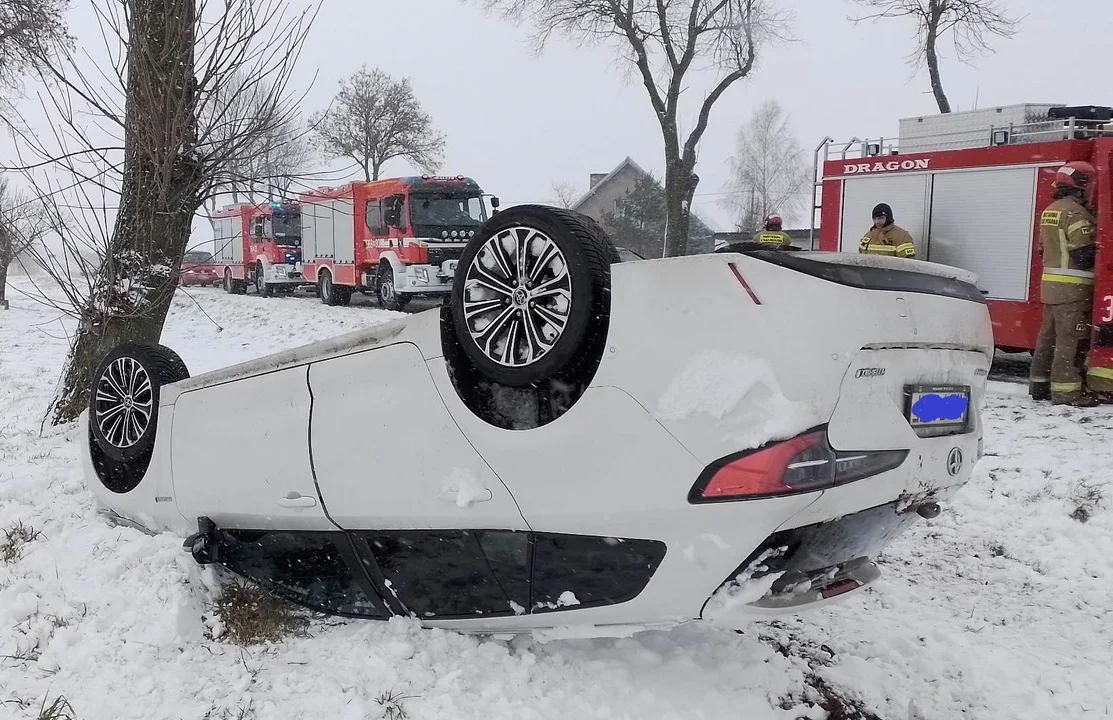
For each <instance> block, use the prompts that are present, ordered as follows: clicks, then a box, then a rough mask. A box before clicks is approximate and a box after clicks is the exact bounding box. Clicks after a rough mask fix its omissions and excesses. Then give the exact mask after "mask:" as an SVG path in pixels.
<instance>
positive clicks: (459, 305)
mask: <svg viewBox="0 0 1113 720" xmlns="http://www.w3.org/2000/svg"><path fill="white" fill-rule="evenodd" d="M617 258H618V251H617V250H616V249H615V246H614V244H613V243H612V242H611V240H610V238H609V237H608V236H607V234H606V232H605V231H604V230H603V229H602V228H601V227H600V226H599V225H598V224H597V223H596V222H595V221H594V220H592V219H591V218H588V217H586V216H584V215H581V214H579V213H575V212H572V211H569V210H561V209H558V208H551V207H544V206H539V205H518V206H515V207H512V208H509V209H507V210H504V211H502V212H500V213H498V214H497V215H495V216H494V217H493V218H491V219H490V220H488V221H487V222H486V223H484V225H483V226H482V227H480V228H479V229H478V230H477V231H476V233H475V236H474V237H472V238H471V239H470V240H469V241H468V245H467V247H466V248H465V249H464V252H463V255H462V256H461V257H460V262H459V264H458V265H457V267H456V275H455V279H454V280H453V287H452V300H451V311H452V324H453V328H454V330H455V335H456V339H457V341H458V343H459V345H460V348H461V349H462V350H463V353H464V355H465V356H466V358H467V359H468V360H469V361H470V362H471V363H472V364H473V365H474V367H475V369H476V370H478V371H479V372H480V374H482V375H483V376H484V377H486V378H487V379H489V380H492V381H494V382H496V383H499V384H502V385H506V386H509V387H529V386H531V385H535V384H536V383H539V382H542V381H545V380H549V379H553V378H562V379H574V380H577V381H578V380H581V378H570V377H569V376H570V375H574V374H575V373H576V371H577V370H578V369H579V368H580V367H581V366H582V367H590V368H592V369H594V368H595V367H597V365H598V358H587V357H585V356H586V355H587V354H593V355H594V354H597V353H598V352H599V347H600V342H599V340H600V338H599V335H600V334H605V333H606V330H607V327H608V325H609V320H610V291H611V263H613V262H615V261H616V260H617Z"/></svg>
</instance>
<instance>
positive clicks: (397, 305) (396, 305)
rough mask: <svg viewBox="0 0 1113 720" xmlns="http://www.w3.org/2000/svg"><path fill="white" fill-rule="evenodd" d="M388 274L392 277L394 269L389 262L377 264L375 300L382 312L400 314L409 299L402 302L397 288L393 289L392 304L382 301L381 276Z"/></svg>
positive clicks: (384, 261)
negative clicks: (390, 311)
mask: <svg viewBox="0 0 1113 720" xmlns="http://www.w3.org/2000/svg"><path fill="white" fill-rule="evenodd" d="M388 272H389V273H390V274H392V275H393V274H394V268H393V267H392V266H391V264H390V261H388V260H383V261H382V262H380V263H379V270H378V273H377V275H378V281H379V286H378V288H377V289H376V290H375V299H376V300H378V301H379V307H381V308H382V309H383V310H393V311H395V312H400V311H401V310H402V308H404V307H406V304H407V303H409V299H408V298H407V299H405V300H403V299H402V297H403V296H401V295H399V294H398V288H397V287H395V288H394V302H389V303H388V302H384V301H383V293H382V288H383V275H385V274H387V273H388Z"/></svg>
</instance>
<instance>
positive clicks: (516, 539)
mask: <svg viewBox="0 0 1113 720" xmlns="http://www.w3.org/2000/svg"><path fill="white" fill-rule="evenodd" d="M359 535H360V537H361V539H362V540H363V541H364V542H365V543H366V547H367V549H368V550H369V551H370V553H371V555H372V556H373V557H374V560H375V564H376V565H377V566H378V568H379V571H380V572H381V573H382V576H383V581H384V584H385V585H386V587H385V588H384V591H385V592H389V593H390V594H391V595H393V596H394V597H395V598H397V599H398V601H399V602H400V603H401V604H402V605H403V606H404V607H405V609H406V611H408V612H410V613H413V614H414V615H416V616H417V617H419V618H446V617H447V618H450V617H475V616H477V615H488V616H490V615H513V614H522V613H525V612H527V608H528V606H529V573H528V558H529V550H528V549H529V534H528V533H524V532H521V533H516V532H512V531H485V532H472V531H468V530H435V531H421V530H413V531H410V530H406V531H381V532H364V533H360V534H359Z"/></svg>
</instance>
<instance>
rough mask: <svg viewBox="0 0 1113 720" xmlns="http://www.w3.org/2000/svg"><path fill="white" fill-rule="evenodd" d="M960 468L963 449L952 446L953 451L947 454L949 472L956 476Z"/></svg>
mask: <svg viewBox="0 0 1113 720" xmlns="http://www.w3.org/2000/svg"><path fill="white" fill-rule="evenodd" d="M960 470H962V450H961V449H960V448H951V453H950V454H949V455H947V472H948V473H949V474H950V475H951V477H954V476H955V475H958V473H959V471H960Z"/></svg>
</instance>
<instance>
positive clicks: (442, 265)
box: [300, 175, 498, 310]
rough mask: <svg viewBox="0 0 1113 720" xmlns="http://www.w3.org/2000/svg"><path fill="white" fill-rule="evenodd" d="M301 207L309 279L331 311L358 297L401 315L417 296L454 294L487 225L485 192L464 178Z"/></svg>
mask: <svg viewBox="0 0 1113 720" xmlns="http://www.w3.org/2000/svg"><path fill="white" fill-rule="evenodd" d="M300 200H301V207H302V237H303V239H304V245H303V248H302V249H303V260H302V271H303V272H304V273H305V279H306V281H307V282H310V283H315V284H316V285H317V293H318V295H319V297H320V298H321V302H323V303H325V304H327V305H346V304H348V302H349V301H350V300H351V298H352V293H353V292H356V291H359V292H362V293H367V294H371V293H374V294H375V295H376V296H377V297H378V299H379V303H380V305H382V307H384V308H387V309H390V310H401V309H402V308H403V307H405V306H406V304H407V303H409V301H410V300H411V299H412V298H413V297H414V296H415V295H444V294H447V293H448V292H449V291H450V290H451V289H452V276H453V273H454V272H455V271H456V262H457V261H458V260H459V258H460V255H461V253H463V251H464V246H465V245H466V244H467V239H468V238H469V237H471V236H472V235H474V234H475V230H476V228H478V227H479V226H480V225H481V224H482V223H483V221H484V220H486V219H487V211H486V209H485V206H484V203H483V191H482V190H481V189H480V187H479V185H477V184H476V182H475V181H474V180H472V179H471V178H468V177H464V176H463V175H457V176H455V177H430V176H428V175H423V176H421V177H401V178H392V179H389V180H378V181H375V182H354V183H348V184H347V185H343V186H340V187H337V188H318V189H317V190H315V191H312V192H309V193H306V194H304V195H302V196H301V198H300ZM492 204H493V206H494V207H496V208H497V207H498V200H497V198H496V199H493V201H492Z"/></svg>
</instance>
